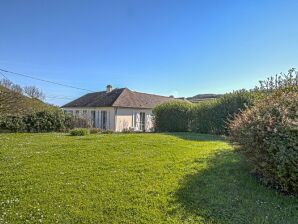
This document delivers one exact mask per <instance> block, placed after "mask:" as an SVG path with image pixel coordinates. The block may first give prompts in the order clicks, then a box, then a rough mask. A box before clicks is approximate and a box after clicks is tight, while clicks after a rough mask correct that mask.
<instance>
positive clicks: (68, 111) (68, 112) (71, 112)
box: [64, 110, 73, 115]
mask: <svg viewBox="0 0 298 224" xmlns="http://www.w3.org/2000/svg"><path fill="white" fill-rule="evenodd" d="M64 112H65V113H66V114H71V115H73V111H72V110H65V111H64Z"/></svg>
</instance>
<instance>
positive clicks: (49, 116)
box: [23, 110, 67, 132]
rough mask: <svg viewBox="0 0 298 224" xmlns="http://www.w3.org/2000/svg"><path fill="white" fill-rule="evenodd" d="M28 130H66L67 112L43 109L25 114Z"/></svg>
mask: <svg viewBox="0 0 298 224" xmlns="http://www.w3.org/2000/svg"><path fill="white" fill-rule="evenodd" d="M23 120H24V122H25V124H26V129H27V131H28V132H51V131H57V132H60V131H65V130H66V129H67V128H66V126H65V114H64V113H63V112H62V111H61V110H53V111H41V112H37V113H33V114H30V115H27V116H24V119H23Z"/></svg>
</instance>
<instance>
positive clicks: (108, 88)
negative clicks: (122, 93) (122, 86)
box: [107, 85, 113, 93]
mask: <svg viewBox="0 0 298 224" xmlns="http://www.w3.org/2000/svg"><path fill="white" fill-rule="evenodd" d="M112 90H113V87H112V86H111V85H107V93H110V92H112Z"/></svg>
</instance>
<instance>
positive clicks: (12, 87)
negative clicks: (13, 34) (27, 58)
mask: <svg viewBox="0 0 298 224" xmlns="http://www.w3.org/2000/svg"><path fill="white" fill-rule="evenodd" d="M0 85H1V86H4V87H5V88H7V89H10V90H12V91H14V92H17V93H20V94H23V88H22V87H21V86H20V85H18V84H14V83H13V82H12V81H10V80H9V79H1V80H0Z"/></svg>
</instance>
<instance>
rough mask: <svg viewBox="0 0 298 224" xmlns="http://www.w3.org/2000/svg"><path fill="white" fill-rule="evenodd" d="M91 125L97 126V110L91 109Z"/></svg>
mask: <svg viewBox="0 0 298 224" xmlns="http://www.w3.org/2000/svg"><path fill="white" fill-rule="evenodd" d="M91 125H92V127H93V128H95V110H91Z"/></svg>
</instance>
